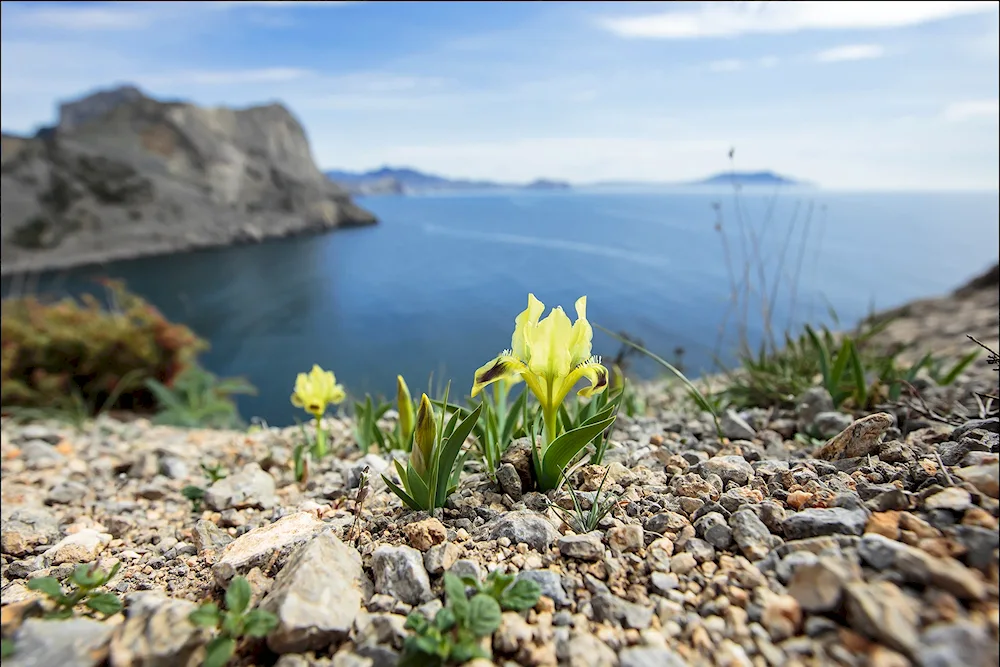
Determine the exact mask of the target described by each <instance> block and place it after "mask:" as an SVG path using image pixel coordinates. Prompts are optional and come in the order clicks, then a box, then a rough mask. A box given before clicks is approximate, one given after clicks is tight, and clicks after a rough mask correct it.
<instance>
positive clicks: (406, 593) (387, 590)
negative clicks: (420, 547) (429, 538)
mask: <svg viewBox="0 0 1000 667" xmlns="http://www.w3.org/2000/svg"><path fill="white" fill-rule="evenodd" d="M372 573H373V574H374V575H375V590H376V592H378V593H381V594H383V595H391V596H393V597H394V598H396V599H397V600H399V601H401V602H405V603H406V604H409V605H418V604H420V603H422V602H427V601H428V600H430V599H431V598H432V597H434V594H433V593H432V592H431V582H430V579H429V578H428V576H427V570H425V569H424V560H423V556H422V555H421V553H420V552H419V551H417V550H416V549H414V548H413V547H408V546H406V545H401V546H398V547H392V546H388V545H383V546H380V547H379V548H377V549H376V550H375V551H374V552H373V553H372Z"/></svg>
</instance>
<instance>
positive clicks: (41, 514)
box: [0, 507, 61, 556]
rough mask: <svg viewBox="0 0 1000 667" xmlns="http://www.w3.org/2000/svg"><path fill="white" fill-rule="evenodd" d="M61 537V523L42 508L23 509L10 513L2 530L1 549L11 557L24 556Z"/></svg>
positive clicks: (0, 530) (0, 534) (0, 529)
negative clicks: (37, 547)
mask: <svg viewBox="0 0 1000 667" xmlns="http://www.w3.org/2000/svg"><path fill="white" fill-rule="evenodd" d="M60 537H61V532H60V530H59V522H58V521H57V520H56V518H55V517H54V516H52V514H51V513H50V512H49V510H47V509H44V508H41V507H21V508H18V509H16V510H14V511H13V512H11V513H10V516H9V517H8V518H7V519H5V520H4V521H3V526H2V528H0V548H2V551H3V553H5V554H8V555H11V556H24V555H27V554H29V553H31V552H32V551H33V550H34V548H35V547H36V546H38V545H41V544H50V543H53V542H55V541H56V540H58V539H59V538H60Z"/></svg>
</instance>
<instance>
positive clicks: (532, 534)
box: [489, 510, 559, 551]
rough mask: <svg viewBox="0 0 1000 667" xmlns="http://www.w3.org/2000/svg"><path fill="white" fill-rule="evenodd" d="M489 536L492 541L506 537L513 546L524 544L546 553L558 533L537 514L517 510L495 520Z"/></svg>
mask: <svg viewBox="0 0 1000 667" xmlns="http://www.w3.org/2000/svg"><path fill="white" fill-rule="evenodd" d="M489 535H490V539H493V540H498V539H500V538H501V537H506V538H507V539H509V540H510V541H511V542H512V543H513V544H519V543H521V542H524V543H525V544H527V545H528V546H529V547H531V548H532V549H534V550H536V551H546V550H548V548H549V547H550V546H552V543H553V542H555V541H556V539H557V538H558V537H559V532H558V531H557V530H556V529H555V527H553V525H552V524H551V523H549V522H548V521H547V520H546V519H544V518H543V517H541V516H539V515H538V514H535V513H534V512H529V511H527V510H518V511H515V512H507V513H506V514H504V515H503V516H501V517H500V518H498V519H496V521H495V522H494V523H493V525H492V527H491V528H490V533H489Z"/></svg>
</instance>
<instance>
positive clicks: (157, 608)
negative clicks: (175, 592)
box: [109, 592, 211, 667]
mask: <svg viewBox="0 0 1000 667" xmlns="http://www.w3.org/2000/svg"><path fill="white" fill-rule="evenodd" d="M197 608H198V606H197V605H196V604H194V603H193V602H190V601H188V600H175V599H172V598H168V597H166V596H164V595H162V594H160V593H153V592H141V593H136V594H134V595H131V596H129V599H128V605H127V606H126V612H125V616H126V618H125V622H124V623H122V624H121V625H119V626H118V627H117V628H116V629H115V632H114V635H113V636H112V638H111V644H110V646H109V649H110V658H111V660H110V662H111V664H112V665H114V667H157V666H159V665H163V666H166V665H184V666H187V665H192V666H193V665H197V664H199V663H200V662H201V656H200V655H199V653H200V651H201V647H202V646H204V644H205V642H207V641H208V640H209V639H210V638H211V633H210V632H209V631H208V630H207V629H205V628H199V627H197V626H195V625H193V624H191V623H190V622H189V621H188V616H189V615H190V614H191V612H193V611H194V610H195V609H197Z"/></svg>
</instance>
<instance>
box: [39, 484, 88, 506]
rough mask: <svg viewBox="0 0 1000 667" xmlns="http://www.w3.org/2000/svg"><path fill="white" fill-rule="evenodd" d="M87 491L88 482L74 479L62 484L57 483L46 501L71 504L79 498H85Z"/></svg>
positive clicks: (51, 503)
mask: <svg viewBox="0 0 1000 667" xmlns="http://www.w3.org/2000/svg"><path fill="white" fill-rule="evenodd" d="M87 491H88V488H87V485H86V484H81V483H80V482H73V481H70V482H63V483H62V484H57V485H56V486H55V487H53V489H52V490H51V491H49V495H48V497H46V499H45V502H46V503H47V504H49V505H69V504H71V503H74V502H77V501H78V500H83V498H84V496H86V495H87Z"/></svg>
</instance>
